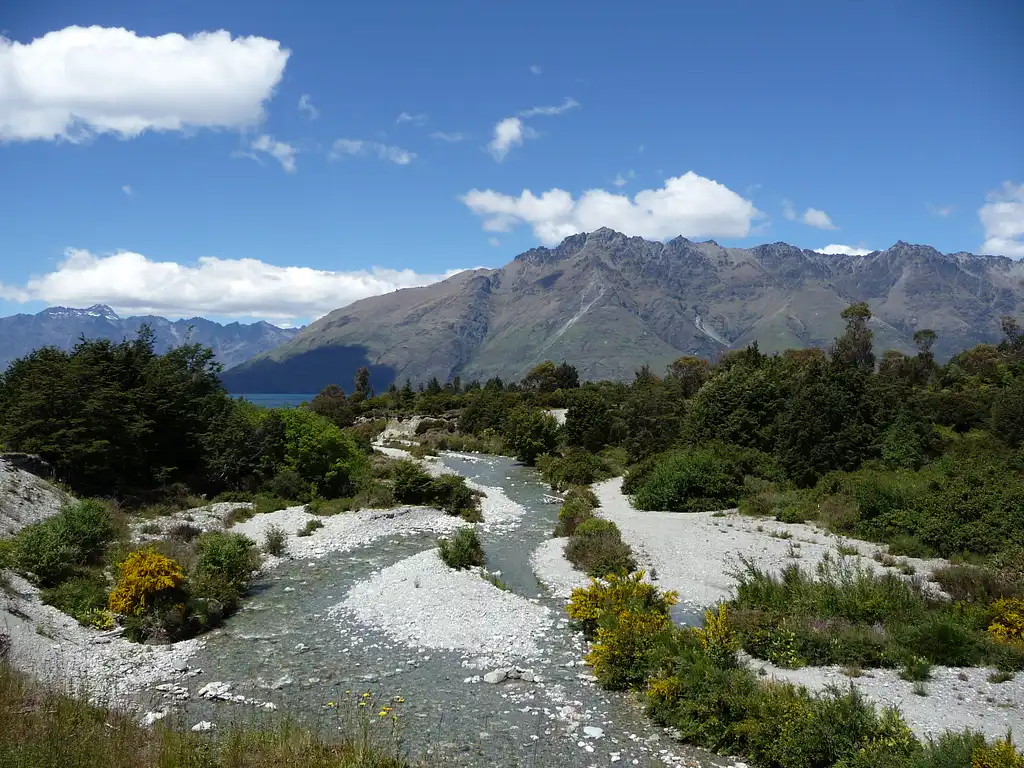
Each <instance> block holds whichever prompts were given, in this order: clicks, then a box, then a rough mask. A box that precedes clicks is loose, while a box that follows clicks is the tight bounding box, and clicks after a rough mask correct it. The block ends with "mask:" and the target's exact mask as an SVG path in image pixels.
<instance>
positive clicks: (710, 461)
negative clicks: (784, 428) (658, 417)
mask: <svg viewBox="0 0 1024 768" xmlns="http://www.w3.org/2000/svg"><path fill="white" fill-rule="evenodd" d="M748 475H754V476H760V477H769V478H770V477H777V476H778V470H777V468H775V467H774V466H773V464H772V461H771V459H770V457H768V456H767V455H765V454H762V453H760V452H758V451H755V450H751V449H743V448H737V447H735V446H727V445H721V444H715V445H708V446H703V447H700V448H685V449H681V450H676V451H669V452H668V453H665V454H661V455H660V456H658V457H656V459H655V461H654V462H653V463H652V464H651V465H649V466H647V467H645V468H644V469H643V474H642V477H641V478H640V479H638V480H636V481H635V482H633V483H631V484H630V487H631V488H632V489H635V490H633V493H634V494H635V495H634V499H633V503H634V504H635V505H636V506H637V508H639V509H654V510H667V511H671V512H705V511H709V510H717V509H723V508H725V507H731V506H735V505H736V503H737V502H738V501H739V497H740V494H741V492H742V491H743V488H744V478H745V477H746V476H748Z"/></svg>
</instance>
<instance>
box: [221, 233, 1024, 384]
mask: <svg viewBox="0 0 1024 768" xmlns="http://www.w3.org/2000/svg"><path fill="white" fill-rule="evenodd" d="M857 301H866V302H868V304H869V305H870V307H871V310H872V312H873V314H874V317H873V319H872V328H873V329H874V337H875V348H876V352H878V353H880V352H882V351H884V350H885V349H890V348H891V349H898V350H902V351H911V350H913V349H914V347H913V341H912V338H913V334H914V332H915V331H916V330H919V329H922V328H930V329H932V330H934V331H936V333H937V334H938V341H937V343H936V345H935V352H936V355H937V356H939V357H940V358H944V357H948V356H950V355H952V354H953V353H955V352H957V351H959V350H961V349H964V348H966V347H969V346H973V345H974V344H977V343H979V342H996V341H998V340H999V338H1000V324H999V321H1000V318H1001V317H1002V316H1003V315H1013V314H1020V313H1021V311H1022V309H1024V263H1022V262H1015V261H1012V260H1011V259H1008V258H1005V257H1001V256H976V255H973V254H969V253H952V254H943V253H940V252H939V251H937V250H936V249H934V248H932V247H930V246H926V245H910V244H908V243H905V242H902V241H901V242H897V243H896V244H895V245H893V246H892V247H891V248H887V249H886V250H884V251H874V252H873V253H870V254H868V255H866V256H847V255H825V254H822V253H818V252H816V251H808V250H803V249H800V248H796V247H794V246H792V245H787V244H786V243H772V244H767V245H759V246H756V247H753V248H723V247H721V246H720V245H718V244H717V243H716V242H714V241H712V240H709V241H706V242H693V241H690V240H687V239H686V238H683V237H678V238H676V239H674V240H671V241H669V242H664V243H663V242H650V241H647V240H644V239H642V238H639V237H627V236H626V235H623V234H620V233H618V232H614V231H612V230H610V229H599V230H597V231H595V232H592V233H590V234H578V235H573V236H571V237H567V238H566V239H565V240H564V241H563V242H562V243H561V244H559V245H558V246H556V247H554V248H534V249H531V250H529V251H526V252H525V253H522V254H520V255H519V256H517V257H516V258H515V259H514V260H513V261H511V262H510V263H509V264H506V265H505V266H504V267H501V268H500V269H477V270H470V271H466V272H461V273H459V274H457V275H455V276H453V277H450V278H448V279H447V280H444V281H442V282H438V283H434V284H432V285H428V286H426V287H421V288H407V289H404V290H400V291H396V292H393V293H389V294H386V295H382V296H376V297H373V298H368V299H363V300H361V301H357V302H355V303H353V304H350V305H348V306H346V307H344V308H342V309H338V310H335V311H333V312H331V313H330V314H328V315H326V316H325V317H323V318H321V319H320V320H317V321H316V322H314V323H312V324H311V325H309V326H308V327H306V328H305V329H304V330H302V331H301V332H299V333H298V334H296V335H295V337H294V338H292V339H290V340H289V341H287V342H286V343H284V344H282V345H281V346H279V347H277V348H275V349H273V350H270V351H268V352H264V353H263V354H260V355H257V356H256V357H255V358H253V359H252V360H249V361H247V362H245V363H243V364H242V365H240V366H238V367H235V368H233V369H231V370H229V371H226V372H225V374H224V381H225V384H226V385H227V386H228V388H229V389H230V390H231V391H234V392H281V393H285V392H292V393H312V392H317V391H319V390H320V389H321V388H322V387H323V386H325V385H327V384H329V383H337V384H340V385H342V386H343V387H346V388H347V387H348V386H350V385H351V382H352V380H353V375H354V372H355V370H356V369H357V368H358V367H359V366H361V365H367V366H369V368H370V373H371V383H372V384H373V385H374V387H375V388H376V389H377V390H378V391H380V390H382V389H383V388H386V387H387V386H388V385H389V384H390V383H391V382H394V381H403V380H405V379H406V378H409V379H411V380H412V381H414V382H421V381H426V380H427V379H428V378H429V377H432V376H436V377H437V378H438V379H439V380H441V381H447V380H451V379H452V378H453V377H455V376H460V377H461V378H462V380H463V381H468V380H471V379H474V378H479V379H487V378H489V377H491V376H502V377H503V378H508V379H515V378H519V377H521V376H522V375H523V374H524V373H525V372H526V371H528V370H529V369H530V368H531V367H532V366H533V365H536V364H537V363H538V362H541V361H543V360H546V359H550V360H555V361H561V360H567V361H569V362H570V363H572V364H573V365H575V366H576V367H577V369H578V370H579V372H580V375H581V377H582V378H584V379H628V378H631V377H632V375H633V373H634V371H635V370H636V369H637V368H638V367H639V366H640V365H641V364H643V363H648V364H650V365H651V366H652V368H654V369H655V370H660V369H661V367H662V366H664V365H665V364H667V363H669V362H670V361H672V360H674V359H676V358H678V357H679V356H681V355H698V356H701V357H705V358H709V359H714V358H715V357H717V356H718V355H720V354H721V353H722V352H723V351H725V350H728V349H735V348H739V347H743V346H745V345H747V344H749V343H750V342H754V341H756V342H757V343H758V344H759V346H760V348H761V349H762V351H767V352H772V351H776V350H781V349H785V348H789V347H809V346H824V345H827V344H828V343H829V342H830V341H831V340H832V339H833V338H834V337H835V336H836V335H837V334H838V333H839V332H840V331H841V329H842V320H841V318H840V316H839V314H840V312H841V311H842V310H843V309H844V308H845V307H847V306H848V305H849V304H851V303H853V302H857Z"/></svg>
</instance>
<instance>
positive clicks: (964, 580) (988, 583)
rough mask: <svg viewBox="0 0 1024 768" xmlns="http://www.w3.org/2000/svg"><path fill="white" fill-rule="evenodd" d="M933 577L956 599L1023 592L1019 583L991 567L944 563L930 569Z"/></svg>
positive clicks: (985, 600)
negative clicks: (934, 568) (941, 565)
mask: <svg viewBox="0 0 1024 768" xmlns="http://www.w3.org/2000/svg"><path fill="white" fill-rule="evenodd" d="M932 579H933V580H934V581H935V582H936V583H938V585H939V586H940V587H942V589H943V591H945V592H946V593H947V594H948V595H949V596H950V597H951V598H952V599H953V600H954V601H955V602H968V603H984V604H988V603H992V602H995V601H996V600H999V599H1000V598H1006V597H1017V596H1021V595H1024V588H1022V587H1021V585H1020V584H1018V583H1016V582H1013V581H1010V580H1008V579H1007V578H1006V576H1005V575H1004V574H1003V573H1001V572H999V571H997V570H993V569H990V568H980V567H978V566H975V565H947V566H943V567H942V568H938V569H936V570H935V571H933V572H932Z"/></svg>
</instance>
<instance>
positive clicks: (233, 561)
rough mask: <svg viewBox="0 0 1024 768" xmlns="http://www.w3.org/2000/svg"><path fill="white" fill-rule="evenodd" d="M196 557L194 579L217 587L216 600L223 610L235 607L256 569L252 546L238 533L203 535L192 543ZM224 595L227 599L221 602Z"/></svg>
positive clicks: (254, 552) (250, 542)
mask: <svg viewBox="0 0 1024 768" xmlns="http://www.w3.org/2000/svg"><path fill="white" fill-rule="evenodd" d="M196 555H197V559H196V571H195V577H196V580H197V581H206V583H207V584H211V583H214V584H218V585H220V588H218V589H217V590H216V591H217V592H218V593H219V595H220V596H218V597H217V599H218V600H219V601H220V602H223V603H225V607H228V606H231V607H233V606H234V605H235V604H237V601H238V599H239V598H240V597H241V595H242V594H244V593H245V591H246V590H247V589H248V588H249V582H250V580H251V579H252V574H253V571H255V570H256V568H258V567H259V556H258V555H257V553H256V547H255V545H254V544H253V543H252V541H250V540H249V539H248V538H246V537H245V536H243V535H241V534H239V533H223V532H220V531H211V532H210V533H204V534H203V535H202V536H200V537H199V539H198V541H197V543H196ZM225 596H226V597H227V598H228V599H222V598H223V597H225Z"/></svg>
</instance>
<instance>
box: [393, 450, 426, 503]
mask: <svg viewBox="0 0 1024 768" xmlns="http://www.w3.org/2000/svg"><path fill="white" fill-rule="evenodd" d="M391 483H392V490H393V491H394V494H395V499H396V500H397V501H398V502H400V503H402V504H426V503H427V502H429V501H430V500H431V498H432V496H433V478H431V476H430V475H429V474H427V472H426V471H425V470H424V469H423V467H421V466H420V465H419V464H417V463H416V462H415V461H411V460H409V459H401V460H399V461H396V462H395V463H394V464H393V465H392V466H391Z"/></svg>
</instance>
